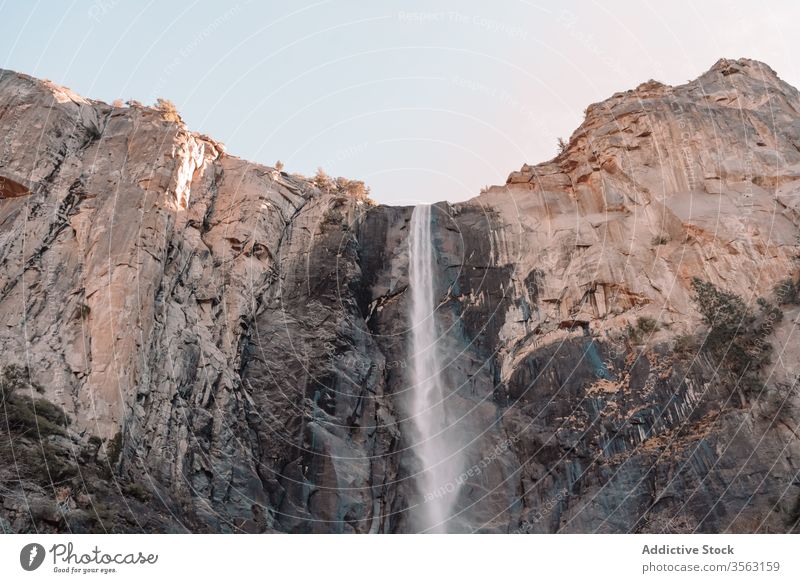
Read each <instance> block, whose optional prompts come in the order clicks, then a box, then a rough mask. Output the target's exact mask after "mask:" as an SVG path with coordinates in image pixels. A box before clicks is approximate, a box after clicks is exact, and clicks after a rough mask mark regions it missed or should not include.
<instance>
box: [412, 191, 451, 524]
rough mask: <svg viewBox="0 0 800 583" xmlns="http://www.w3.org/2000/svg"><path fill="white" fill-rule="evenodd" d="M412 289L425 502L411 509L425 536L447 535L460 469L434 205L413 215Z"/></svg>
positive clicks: (416, 445)
mask: <svg viewBox="0 0 800 583" xmlns="http://www.w3.org/2000/svg"><path fill="white" fill-rule="evenodd" d="M408 246H409V249H408V250H409V287H410V290H411V306H410V313H409V321H410V326H411V335H410V355H411V362H410V376H411V378H410V380H411V387H410V399H409V422H410V428H411V430H412V445H411V447H412V450H413V453H414V455H415V456H416V457H417V459H418V460H419V462H420V465H421V468H420V469H419V470H418V471H417V474H416V480H417V489H418V491H419V495H420V499H419V500H418V501H417V504H416V505H414V506H413V508H412V510H411V516H412V522H413V526H414V528H415V529H416V530H417V531H419V532H434V533H435V532H440V533H441V532H447V530H448V528H447V524H448V521H449V520H450V518H451V516H452V511H453V508H454V505H455V501H456V498H457V495H458V486H459V483H457V478H458V473H459V471H460V466H461V462H460V452H459V447H458V441H457V440H456V439H454V435H456V431H455V428H453V427H451V426H450V425H448V422H447V417H448V416H447V399H448V396H449V395H448V394H446V391H445V387H444V382H443V378H444V377H443V365H444V361H445V359H444V358H443V357H442V346H441V342H440V338H439V336H438V333H437V326H436V304H435V298H436V295H435V294H436V272H435V270H434V266H435V263H436V258H435V249H434V247H433V242H432V236H431V207H430V206H429V205H419V206H417V207H415V208H414V210H413V212H412V215H411V228H410V231H409V236H408Z"/></svg>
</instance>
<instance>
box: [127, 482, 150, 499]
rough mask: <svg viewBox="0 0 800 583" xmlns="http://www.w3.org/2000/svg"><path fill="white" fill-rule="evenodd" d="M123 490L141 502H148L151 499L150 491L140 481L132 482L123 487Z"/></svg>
mask: <svg viewBox="0 0 800 583" xmlns="http://www.w3.org/2000/svg"><path fill="white" fill-rule="evenodd" d="M122 490H123V492H125V494H127V495H128V496H132V497H133V498H136V499H137V500H139V502H147V501H148V500H150V493H149V492H148V491H147V489H146V488H145V487H144V486H142V485H141V484H140V483H139V482H131V483H130V484H126V485H125V486H124V487H123V489H122Z"/></svg>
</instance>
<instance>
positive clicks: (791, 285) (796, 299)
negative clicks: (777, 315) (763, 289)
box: [773, 277, 800, 305]
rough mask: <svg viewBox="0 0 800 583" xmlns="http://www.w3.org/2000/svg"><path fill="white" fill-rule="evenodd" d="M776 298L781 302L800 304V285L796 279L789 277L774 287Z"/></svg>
mask: <svg viewBox="0 0 800 583" xmlns="http://www.w3.org/2000/svg"><path fill="white" fill-rule="evenodd" d="M773 292H774V293H775V298H776V300H777V302H778V303H779V304H782V305H784V304H794V305H797V304H800V285H798V284H797V283H795V281H794V279H792V278H791V277H787V278H786V279H784V280H782V281H781V282H780V283H778V285H776V286H775V288H774V289H773Z"/></svg>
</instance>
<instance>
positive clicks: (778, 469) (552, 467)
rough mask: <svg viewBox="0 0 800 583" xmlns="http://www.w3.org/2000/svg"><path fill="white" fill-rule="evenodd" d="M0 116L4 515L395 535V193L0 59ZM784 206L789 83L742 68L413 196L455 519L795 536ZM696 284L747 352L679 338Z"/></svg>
mask: <svg viewBox="0 0 800 583" xmlns="http://www.w3.org/2000/svg"><path fill="white" fill-rule="evenodd" d="M0 127H1V128H2V134H3V136H4V146H3V150H2V154H0V347H2V362H0V364H2V365H3V366H5V367H6V372H7V373H8V372H9V371H11V372H13V373H15V374H13V375H12V374H6V378H7V380H6V381H4V383H5V385H4V386H11V385H12V384H14V386H15V387H16V391H15V393H14V395H15V396H14V397H13V398H14V399H16V401H9V400H4V401H3V402H4V407H5V409H4V410H5V411H6V420H7V422H6V424H5V425H3V430H4V440H5V443H3V444H2V448H0V456H2V459H3V461H4V462H6V463H5V464H4V466H3V467H2V468H0V508H1V509H2V510H0V526H2V528H4V529H6V530H14V531H28V530H39V531H53V530H57V531H76V532H80V531H87V530H88V531H102V530H103V529H107V530H114V531H134V532H136V531H146V532H152V531H183V530H191V531H215V532H216V531H221V532H238V531H246V532H273V531H284V532H406V531H408V530H410V528H411V527H410V526H409V521H408V510H409V506H410V505H414V504H418V503H420V494H426V495H427V494H431V495H435V493H420V492H417V491H415V488H416V486H415V481H414V480H413V479H412V477H413V476H414V474H415V472H417V471H418V469H419V468H418V460H416V458H415V456H414V452H413V451H411V450H410V449H409V443H408V436H407V432H406V431H405V419H404V416H403V410H404V409H403V406H402V402H403V398H404V394H405V393H406V392H407V384H408V359H407V346H408V342H407V340H408V338H407V336H408V334H407V332H408V330H407V316H406V314H407V311H408V301H409V299H408V297H407V295H408V294H406V293H405V291H406V288H407V287H408V254H407V246H406V240H407V233H408V223H409V219H410V214H411V209H410V208H398V207H385V206H375V205H373V204H372V203H371V202H370V201H369V200H367V199H366V198H365V197H363V196H361V195H360V194H358V193H355V194H354V193H353V192H352V191H351V190H350V189H348V188H347V187H346V182H345V181H340V183H339V184H338V185H337V184H336V183H327V184H326V183H321V182H320V181H318V180H317V181H314V180H309V179H305V178H303V177H300V176H296V175H289V174H286V173H284V172H281V171H279V170H277V169H275V168H269V167H265V166H260V165H257V164H252V163H249V162H246V161H244V160H240V159H238V158H235V157H233V156H231V155H228V154H226V153H225V151H224V148H223V147H222V146H221V145H220V144H218V143H215V142H214V141H213V140H211V139H209V138H207V137H205V136H200V135H197V134H194V133H192V132H190V131H189V130H187V128H186V127H185V126H184V125H183V123H182V122H181V121H180V118H179V117H178V116H177V115H175V114H174V113H173V112H170V111H167V110H164V109H163V108H162V109H160V110H159V109H153V108H147V107H143V106H140V105H138V104H136V103H131V104H129V105H128V106H126V107H113V106H109V105H107V104H104V103H100V102H96V101H91V100H87V99H84V98H82V97H79V96H77V95H75V94H74V93H72V92H70V91H68V90H66V89H64V88H60V87H56V86H54V85H52V84H50V83H49V82H45V81H38V80H35V79H32V78H30V77H27V76H24V75H20V74H16V73H12V72H9V71H3V72H2V74H0ZM798 195H800V95H799V94H798V92H797V91H796V90H795V89H793V88H792V87H790V86H788V85H787V84H785V83H784V82H782V81H781V80H780V79H779V78H778V76H777V75H776V74H775V73H774V72H773V71H772V70H771V69H770V68H769V67H767V66H766V65H764V64H762V63H758V62H756V61H750V60H744V59H742V60H738V61H727V60H722V61H719V62H718V63H717V64H715V65H714V67H712V69H711V70H710V71H708V72H707V73H706V74H704V75H703V76H701V77H700V78H698V79H697V80H695V81H692V82H690V83H688V84H686V85H682V86H678V87H668V86H665V85H662V84H659V83H656V82H653V81H651V82H648V83H645V84H643V85H640V86H639V87H637V88H636V89H635V90H632V91H628V92H625V93H620V94H616V95H614V96H613V97H611V98H610V99H608V100H607V101H604V102H602V103H599V104H594V105H592V106H590V107H589V108H588V109H587V112H586V119H585V120H584V123H583V124H582V125H581V126H580V127H579V128H578V130H577V131H576V132H575V133H574V134H573V135H572V137H571V138H570V140H569V142H568V143H567V144H565V147H564V149H563V151H562V152H561V153H560V154H559V155H558V156H557V157H556V158H555V159H554V160H552V161H550V162H547V163H544V164H539V165H537V166H527V165H526V166H524V167H523V168H522V169H521V170H520V171H519V172H514V173H512V174H511V176H509V179H508V181H507V183H506V184H505V185H503V186H495V187H492V188H490V189H489V190H488V191H487V192H485V193H482V194H481V195H480V196H478V197H476V198H474V199H472V200H470V201H468V202H465V203H459V204H454V205H451V204H447V203H441V204H439V205H437V206H436V207H435V212H434V241H435V244H436V249H437V257H438V265H439V267H440V273H441V274H442V277H441V278H440V281H439V287H440V289H438V290H436V291H437V297H438V298H440V306H439V309H438V311H437V317H438V319H439V326H440V328H441V329H442V330H443V334H442V339H441V342H442V344H443V346H444V348H445V349H446V353H447V354H450V355H452V359H451V362H450V365H449V366H448V368H447V370H446V371H445V376H446V378H447V380H448V381H449V385H450V386H451V387H452V388H453V394H452V395H451V397H450V403H451V407H452V411H453V413H454V415H455V419H454V422H457V424H458V426H459V427H460V428H461V431H462V433H463V434H462V436H461V438H462V440H463V445H464V447H463V451H464V456H465V458H466V460H467V461H466V463H465V467H464V473H463V474H462V475H461V476H458V477H457V478H456V480H455V481H456V482H458V484H459V485H460V489H459V499H458V504H457V513H456V516H455V517H454V519H453V528H452V529H453V530H457V531H465V532H470V531H480V532H557V531H560V532H594V531H600V532H628V531H659V532H660V531H662V530H666V531H673V530H675V531H692V530H698V531H709V532H717V531H725V530H729V531H736V532H755V531H780V532H783V531H787V530H792V529H796V528H797V520H798V517H799V516H800V504H799V503H798V501H799V500H800V492H798V486H797V484H798V480H797V473H798V470H800V467H799V466H800V461H798V459H800V457H799V456H800V444H799V443H798V436H797V406H798V395H797V390H796V380H797V376H798V370H797V368H798V356H800V354H799V353H800V348H798V347H797V346H798V345H797V342H796V339H795V337H794V331H795V320H796V318H797V316H798V313H800V310H798V309H797V308H796V307H795V305H794V304H793V303H792V301H790V299H791V298H787V297H782V296H780V294H778V296H779V297H776V292H775V286H776V284H778V283H779V282H782V281H786V280H787V279H788V280H789V281H790V282H795V281H796V280H797V277H796V275H797V273H796V272H797V264H796V259H797V256H798V251H800V248H799V247H798V241H799V239H798V235H799V234H800V231H799V230H798V227H799V226H800V215H799V214H798V210H799V209H798V203H799V202H800V198H798ZM693 278H699V280H702V281H707V282H711V283H713V284H715V285H716V286H717V287H718V288H719V289H724V290H727V291H728V292H730V293H731V294H735V296H733V297H737V296H738V297H741V299H742V302H743V304H744V305H745V306H746V307H747V309H748V310H752V311H753V313H754V314H761V312H759V308H758V307H757V303H756V300H757V298H759V297H763V298H766V300H767V301H766V302H763V303H765V304H769V305H770V306H771V307H774V308H776V309H777V311H778V312H780V313H781V316H782V318H775V321H776V324H775V325H771V326H763V325H762V326H761V327H760V328H758V331H761V332H762V333H761V334H760V336H758V335H757V334H756V336H757V338H756V340H758V341H759V342H761V343H768V344H770V345H772V346H773V347H774V350H773V355H772V359H771V362H770V363H769V364H767V363H763V366H760V368H759V370H757V371H756V370H748V371H745V372H744V373H742V374H734V373H735V372H736V371H735V370H733V369H731V367H730V366H729V364H728V360H726V359H727V358H728V356H727V352H725V353H724V354H723V353H719V352H717V353H713V351H711V350H709V348H708V346H703V345H702V342H703V340H704V334H705V332H706V331H707V330H708V328H709V327H708V321H704V320H703V319H702V313H701V312H700V311H698V308H699V307H702V306H699V305H698V303H697V302H696V301H695V299H696V298H695V296H696V295H697V292H696V288H695V289H693V287H692V280H693ZM792 278H794V279H792ZM763 311H764V310H762V312H763ZM776 313H777V312H776ZM762 319H763V318H762ZM753 320H754V322H755V321H758V316H754V317H753ZM778 320H779V323H777V322H778ZM754 325H755V324H752V325H751V322H750V321H749V320H748V321H747V322H743V323H742V326H743V328H742V334H741V335H740V337H744V338H746V336H745V335H744V332H745V330H744V327H747V326H750V327H751V328H752V326H754ZM748 362H749V361H748ZM12 365H18V366H19V367H27V372H25V370H24V369H22V368H14V366H12ZM754 368H755V367H754ZM743 379H746V382H743ZM38 391H40V392H41V395H40V394H39V392H38ZM24 399H27V400H24ZM36 403H40V405H39V408H40V409H42V411H44V412H46V411H49V409H46V405H45V403H47V404H49V405H50V406H55V409H56V410H58V411H63V414H65V415H66V417H67V418H68V420H69V423H66V421H65V422H63V423H62V422H61V420H62V417H59V416H57V415H55V414H53V415H50V418H52V419H55V420H56V421H58V424H57V427H55V428H53V430H52V431H49V432H43V431H42V430H41V428H39V426H38V424H37V423H38V421H37V420H39V419H41V418H42V415H43V414H44V412H42V414H41V415H40V414H39V413H40V410H39V409H37V408H36V407H37V406H36ZM28 409H31V410H32V411H33V412H32V413H31V414H29V415H28V416H27V417H24V415H23V413H24V412H26V411H28ZM8 411H11V412H12V413H15V414H18V416H22V417H24V419H22V420H21V421H20V422H18V423H16V424H15V423H12V422H9V421H8V420H9V419H10V418H9V414H8ZM54 415H55V416H54ZM26 419H27V421H26ZM12 421H13V419H12ZM42 423H44V421H42ZM43 444H44V445H43ZM45 445H46V447H45ZM45 449H46V450H47V451H45ZM37 451H39V454H37V453H36V452H37ZM35 455H39V457H40V458H41V459H39V460H38V461H37V462H36V464H34V463H33V462H32V461H30V460H31V459H32V456H35ZM56 465H57V466H58V467H59V468H60V471H59V472H57V474H58V475H55V474H56V473H54V472H53V471H51V470H50V467H51V466H56ZM98 509H100V510H98Z"/></svg>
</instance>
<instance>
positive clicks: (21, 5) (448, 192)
mask: <svg viewBox="0 0 800 583" xmlns="http://www.w3.org/2000/svg"><path fill="white" fill-rule="evenodd" d="M164 4H166V3H165V2H163V1H160V2H156V1H150V2H123V1H121V0H95V1H93V2H89V1H87V2H82V1H77V0H76V1H73V2H55V1H53V2H43V1H41V2H27V1H26V2H23V1H19V2H9V1H5V2H2V3H0V57H1V58H2V61H1V66H2V67H4V68H8V69H14V70H17V71H21V72H25V73H29V74H31V75H35V76H38V77H45V78H48V79H51V80H53V81H55V82H57V83H60V84H62V85H66V86H68V87H70V88H72V89H73V90H75V91H77V92H78V93H81V94H83V95H85V96H87V97H92V98H96V99H103V100H105V101H109V102H110V101H112V100H114V99H116V98H122V99H124V100H127V99H137V100H139V101H142V102H145V103H152V102H153V101H155V99H156V97H166V98H168V99H170V100H172V101H173V102H174V103H175V104H176V105H177V106H178V109H179V110H180V112H181V113H182V115H183V117H184V119H185V120H186V122H187V123H188V125H189V126H190V128H191V129H193V130H196V131H200V132H203V133H207V134H209V135H211V136H213V137H215V138H217V139H219V140H220V141H222V142H225V144H226V145H227V147H228V151H229V153H231V154H234V155H238V156H241V157H243V158H247V159H250V160H253V161H257V162H263V163H267V164H272V163H273V162H274V161H275V160H278V159H280V160H283V161H284V163H285V165H286V170H288V171H291V172H301V173H304V174H313V172H314V171H315V170H316V168H317V167H318V166H322V167H324V168H325V169H326V170H327V171H328V173H329V174H333V175H343V176H347V177H350V178H359V179H363V180H365V181H366V182H367V183H368V184H369V185H370V186H371V187H372V196H373V198H375V199H377V200H378V201H380V202H385V203H416V202H420V201H436V200H443V199H448V200H453V201H455V200H463V199H466V198H469V197H471V196H474V195H475V194H477V192H478V190H479V189H480V187H481V186H483V185H485V184H502V183H503V182H504V181H505V178H506V176H507V175H508V173H509V172H510V171H512V170H515V169H517V168H518V167H519V166H521V165H522V164H523V163H524V162H529V163H536V162H540V161H543V160H546V159H549V158H551V157H552V156H553V155H554V153H555V144H556V139H557V138H558V137H559V136H564V137H567V136H569V134H570V133H571V132H572V131H573V130H574V129H575V128H576V127H577V126H578V124H579V123H580V122H581V119H582V117H583V115H582V112H583V109H584V108H585V107H586V105H588V104H589V103H592V102H596V101H599V100H602V99H604V98H606V97H608V96H610V95H611V94H612V93H614V92H616V91H621V90H624V89H629V88H631V87H633V86H635V85H637V84H638V83H640V82H642V81H645V80H647V79H649V78H651V77H652V78H656V79H658V80H660V81H663V82H666V83H670V84H676V83H683V82H685V81H687V80H688V79H690V78H693V77H696V76H697V75H698V74H700V73H701V72H703V71H704V70H706V69H708V68H709V67H710V66H711V65H712V64H713V63H714V62H715V61H716V60H717V58H719V57H723V56H725V57H733V58H736V57H743V56H746V57H751V58H756V59H760V60H763V61H766V62H767V63H769V64H770V65H771V66H772V67H773V68H774V69H776V70H777V72H778V73H779V74H780V75H781V76H782V77H783V78H784V79H785V80H787V81H789V82H790V83H792V84H793V85H795V86H797V85H798V84H800V66H798V64H797V62H796V60H795V59H796V56H797V55H800V38H798V35H797V23H798V22H800V3H797V2H790V1H786V2H762V3H759V4H757V5H756V8H755V9H754V8H753V3H752V2H750V3H745V2H735V1H734V2H731V1H710V2H698V3H697V4H698V6H695V3H693V2H686V1H681V0H678V1H675V2H663V0H658V1H644V2H635V3H634V2H622V1H620V2H602V3H600V2H544V1H540V2H525V1H521V0H501V1H495V2H478V1H463V2H455V1H450V2H436V1H431V0H428V1H413V0H409V1H404V2H400V1H384V2H374V1H373V2H369V1H348V0H330V1H319V2H307V1H298V2H287V1H285V0H284V1H282V2H273V1H270V2H257V1H244V0H243V1H241V2H238V3H237V2H235V0H234V1H232V2H230V3H229V4H228V5H227V6H224V4H223V3H220V2H210V1H209V2H206V1H191V0H189V1H185V2H181V3H171V5H170V6H165V5H164Z"/></svg>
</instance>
